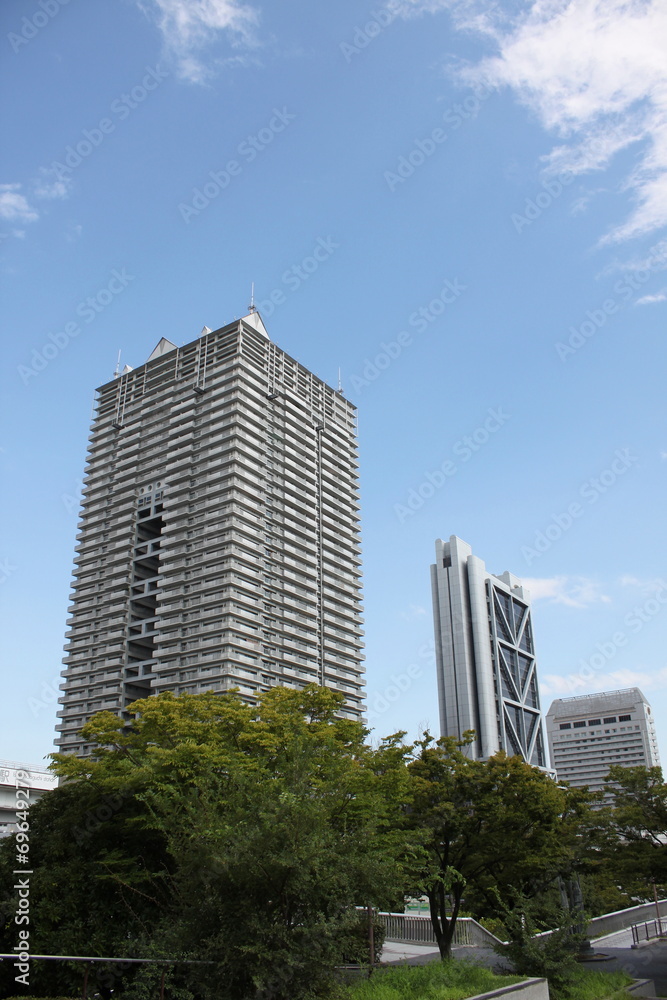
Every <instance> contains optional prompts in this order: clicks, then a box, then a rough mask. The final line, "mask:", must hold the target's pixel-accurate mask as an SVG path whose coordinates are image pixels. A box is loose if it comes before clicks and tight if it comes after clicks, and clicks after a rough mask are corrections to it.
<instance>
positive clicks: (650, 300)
mask: <svg viewBox="0 0 667 1000" xmlns="http://www.w3.org/2000/svg"><path fill="white" fill-rule="evenodd" d="M665 301H667V288H663V289H662V291H660V292H655V293H654V294H653V295H642V297H641V299H637V301H636V302H635V305H636V306H652V305H654V304H655V303H656V302H665Z"/></svg>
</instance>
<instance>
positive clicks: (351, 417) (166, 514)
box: [57, 309, 364, 754]
mask: <svg viewBox="0 0 667 1000" xmlns="http://www.w3.org/2000/svg"><path fill="white" fill-rule="evenodd" d="M357 469H358V463H357V435H356V410H355V407H354V406H353V405H352V403H350V402H348V401H347V400H346V399H345V398H344V397H343V395H342V394H341V392H339V391H336V390H335V389H333V388H331V387H330V386H328V385H327V384H326V383H324V382H323V381H322V380H321V379H319V378H317V377H316V376H315V375H313V374H312V373H311V372H309V371H308V370H307V369H306V368H304V367H303V366H302V365H301V364H299V363H298V362H297V361H295V360H294V359H292V358H291V357H289V356H288V355H287V354H285V352H284V351H282V350H280V349H279V348H278V347H277V346H276V345H275V344H274V343H272V342H271V340H270V339H269V337H268V335H267V332H266V329H265V327H264V324H263V322H262V320H261V318H260V315H259V313H258V312H256V311H255V310H253V309H251V311H250V312H249V314H248V315H247V316H245V317H244V318H243V319H241V320H237V321H235V322H233V323H230V324H229V325H227V326H224V327H222V328H221V329H219V330H216V331H214V332H211V331H210V330H209V329H208V328H207V327H205V328H204V330H203V331H202V334H201V336H200V337H199V338H198V339H196V340H193V341H192V342H191V343H188V344H186V345H185V346H184V347H177V346H176V345H175V344H173V343H171V342H169V341H168V340H166V339H164V338H163V339H162V340H160V342H159V343H158V345H157V347H156V348H155V350H154V351H153V352H152V354H151V355H150V357H149V358H148V360H147V361H146V363H145V364H143V365H141V366H140V367H138V368H134V369H131V368H129V367H127V366H126V368H125V369H124V371H123V372H121V373H120V374H118V375H117V377H115V378H114V379H113V380H112V381H110V382H107V383H106V384H105V385H103V386H101V387H100V389H98V398H97V409H96V415H95V417H94V422H93V425H92V433H91V436H90V445H89V452H88V464H87V470H86V476H85V488H84V501H83V510H82V515H81V523H80V526H79V527H80V531H79V534H78V536H77V537H78V546H77V553H78V555H77V558H76V570H75V574H74V575H75V583H74V593H73V597H72V606H71V615H72V617H71V619H70V621H69V631H68V633H67V636H68V640H69V641H68V644H67V647H66V649H67V656H66V658H65V661H64V662H65V664H66V669H65V670H64V671H63V676H64V678H65V680H64V683H63V684H62V685H61V687H62V688H63V695H62V698H61V704H62V708H61V711H59V713H58V715H59V716H60V720H61V721H60V723H59V725H58V727H57V728H58V730H59V737H58V739H57V743H58V744H59V747H60V749H61V750H63V751H69V752H74V753H80V754H81V753H86V752H87V751H88V749H89V748H88V747H87V746H86V745H85V743H84V741H83V740H82V739H81V737H80V736H79V735H78V732H79V730H80V728H81V726H82V724H83V723H84V722H85V721H86V720H87V719H89V718H90V716H91V715H93V714H94V713H95V712H97V711H100V710H102V709H108V710H111V711H114V712H121V713H122V712H124V711H126V710H127V709H128V707H129V706H130V705H131V704H132V702H133V701H135V700H136V699H137V698H143V697H145V696H147V695H151V694H158V693H160V692H162V691H167V690H169V691H174V692H177V693H181V692H184V691H188V692H201V691H214V692H223V691H226V690H228V689H229V688H231V687H237V688H239V689H240V691H241V693H242V695H243V696H244V697H245V698H247V699H248V700H249V701H252V700H253V699H254V698H256V696H257V694H258V692H261V691H264V690H266V689H268V688H269V687H270V686H271V685H275V684H280V685H287V686H292V687H302V686H305V685H306V684H308V683H310V682H316V683H318V684H322V685H326V686H327V687H331V688H334V689H336V690H339V691H341V692H343V693H344V694H345V699H346V700H345V705H344V708H343V713H344V714H345V715H347V716H349V717H350V718H359V717H360V716H361V715H362V713H363V711H364V704H363V697H364V676H363V675H364V668H363V663H362V660H363V656H362V628H361V623H362V619H361V596H360V546H359V504H358V476H357Z"/></svg>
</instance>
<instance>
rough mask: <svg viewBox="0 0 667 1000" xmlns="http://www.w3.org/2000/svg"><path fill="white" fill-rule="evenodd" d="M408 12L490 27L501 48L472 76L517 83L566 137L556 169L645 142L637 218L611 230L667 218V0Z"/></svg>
mask: <svg viewBox="0 0 667 1000" xmlns="http://www.w3.org/2000/svg"><path fill="white" fill-rule="evenodd" d="M393 7H394V9H396V10H397V11H399V12H400V13H402V14H403V15H404V16H410V15H411V14H417V13H424V12H431V13H435V12H436V11H438V10H443V9H448V10H449V11H450V12H451V14H452V17H453V20H454V23H455V25H456V26H457V27H458V28H460V29H464V30H467V31H472V32H476V33H477V34H481V35H484V36H485V37H486V38H487V39H488V40H489V41H491V42H492V43H493V44H494V45H495V47H496V49H497V54H495V55H493V56H491V57H489V58H486V59H483V60H482V61H481V62H479V63H478V64H477V65H476V66H473V67H468V68H467V69H465V70H464V71H463V73H462V75H463V76H464V77H465V78H467V79H468V80H473V79H474V80H482V81H484V82H485V83H487V84H490V85H493V86H497V87H501V86H507V87H510V88H511V89H512V90H513V91H514V93H515V94H516V95H517V97H518V98H519V100H520V101H521V102H522V103H523V104H525V105H527V106H528V107H529V108H530V109H531V110H532V111H533V112H534V113H535V114H536V116H537V117H538V119H539V120H540V122H541V123H542V125H543V126H544V127H545V128H546V129H547V130H548V131H550V132H553V133H555V134H556V135H557V136H558V137H559V139H561V140H563V141H562V142H561V143H560V144H559V145H558V146H556V147H555V148H554V149H553V150H552V152H551V153H550V154H549V156H548V157H546V166H547V170H549V171H554V172H559V171H562V170H566V169H567V170H571V171H573V172H574V173H577V174H583V173H587V172H589V171H592V170H603V169H604V168H606V167H607V166H608V165H609V163H610V162H611V160H612V158H613V157H614V156H615V155H616V153H618V152H619V151H620V150H622V149H625V148H627V147H629V146H631V145H636V147H637V161H636V166H635V167H634V169H633V170H632V171H631V173H630V174H629V176H628V177H627V178H626V181H625V184H624V189H625V190H626V191H629V192H630V193H631V194H632V197H633V200H634V208H633V209H632V210H631V212H630V215H629V217H628V218H627V219H626V220H625V221H624V222H621V223H619V224H618V225H616V226H615V227H613V228H612V229H611V231H610V232H608V233H607V234H605V236H604V238H603V242H621V241H623V240H627V239H630V238H632V237H635V236H640V235H642V234H644V233H649V232H652V231H653V230H656V229H658V228H660V227H662V226H664V225H667V59H665V51H664V39H665V37H667V6H666V5H665V3H664V0H534V2H533V3H532V4H531V5H530V7H528V8H527V9H526V7H525V6H523V5H515V4H512V3H510V2H509V0H507V2H506V4H505V6H504V7H503V5H502V4H488V3H487V2H484V0H395V2H394V4H393Z"/></svg>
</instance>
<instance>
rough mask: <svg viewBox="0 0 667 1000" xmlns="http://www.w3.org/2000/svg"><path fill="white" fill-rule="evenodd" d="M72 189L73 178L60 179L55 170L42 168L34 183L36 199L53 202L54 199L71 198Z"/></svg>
mask: <svg viewBox="0 0 667 1000" xmlns="http://www.w3.org/2000/svg"><path fill="white" fill-rule="evenodd" d="M70 188H71V178H69V177H58V176H57V175H56V174H55V172H54V171H53V170H49V169H48V168H46V167H40V170H39V174H38V176H37V178H36V180H35V182H34V190H35V197H36V198H45V199H48V200H52V199H54V198H67V197H69V193H70Z"/></svg>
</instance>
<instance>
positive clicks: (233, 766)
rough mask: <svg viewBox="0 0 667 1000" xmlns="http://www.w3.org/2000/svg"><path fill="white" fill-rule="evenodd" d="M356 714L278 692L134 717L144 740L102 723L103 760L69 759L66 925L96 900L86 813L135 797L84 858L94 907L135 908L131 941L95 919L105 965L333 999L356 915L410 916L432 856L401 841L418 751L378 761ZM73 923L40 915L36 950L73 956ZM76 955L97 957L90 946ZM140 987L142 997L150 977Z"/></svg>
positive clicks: (111, 722) (168, 700)
mask: <svg viewBox="0 0 667 1000" xmlns="http://www.w3.org/2000/svg"><path fill="white" fill-rule="evenodd" d="M342 701H343V698H342V696H341V695H340V694H337V693H334V692H331V691H327V690H326V689H323V688H320V687H318V686H316V685H310V686H308V687H307V688H304V689H303V690H300V691H295V690H290V689H287V688H274V689H272V690H271V691H269V692H268V693H267V694H265V695H264V696H262V698H261V700H260V702H259V704H258V705H256V706H250V705H247V704H244V703H243V702H242V701H241V699H240V697H239V696H238V695H237V694H236V693H229V694H225V695H222V696H218V695H213V694H206V695H197V696H194V695H182V696H180V697H175V696H174V695H172V694H163V695H160V696H158V697H154V698H148V699H145V700H143V701H138V702H135V703H134V704H133V712H134V713H135V719H134V722H133V724H132V726H131V728H129V729H128V727H127V725H126V724H125V723H124V722H123V720H121V719H119V718H117V717H115V716H113V715H112V714H110V713H100V714H98V715H97V716H95V717H94V718H93V719H92V720H91V721H90V722H89V723H88V724H87V725H86V726H85V727H84V730H83V733H84V737H85V739H86V741H87V742H90V743H92V744H94V745H96V747H97V749H96V753H95V759H85V760H82V759H77V758H74V757H71V756H61V755H56V764H55V767H56V769H57V771H58V773H59V774H60V775H61V777H63V778H65V779H67V783H66V784H65V785H64V786H63V787H62V789H59V790H58V792H57V793H53V795H54V796H57V797H54V798H53V799H52V800H51V809H52V810H54V811H55V814H56V816H57V817H58V819H59V823H60V827H59V829H60V830H61V834H60V835H59V836H58V837H57V838H56V840H55V841H54V843H53V845H52V848H51V850H52V861H54V862H55V863H56V864H62V865H63V866H64V867H63V869H62V881H61V882H60V887H59V890H60V893H61V896H60V899H59V901H58V906H60V907H61V910H59V911H58V912H59V913H64V912H66V911H67V908H68V907H69V906H71V905H72V904H74V903H76V904H81V903H82V902H83V897H84V894H85V891H86V890H85V887H84V886H83V885H82V886H81V887H80V891H79V895H77V893H76V892H74V894H71V893H70V889H69V888H68V885H69V882H68V872H71V868H70V867H69V866H70V860H71V859H70V857H69V854H68V853H67V850H66V848H65V844H64V841H66V840H67V836H68V829H69V836H70V840H72V839H75V838H73V837H72V831H73V830H75V829H77V828H78V829H81V828H82V824H83V827H84V828H85V825H86V824H85V811H84V812H83V813H82V812H81V811H80V810H78V809H77V807H76V801H77V796H78V797H79V798H80V799H81V801H82V802H84V801H86V796H88V795H90V796H92V798H93V799H94V798H95V796H98V797H99V796H100V795H107V796H111V797H113V796H121V798H122V801H123V802H125V803H126V805H125V806H123V807H122V808H119V809H118V811H117V812H116V814H115V815H114V817H113V819H112V820H109V828H108V829H107V827H105V826H103V829H102V830H96V831H95V832H94V833H93V834H91V837H90V838H89V839H88V840H85V841H84V843H83V845H82V847H83V849H84V853H85V854H86V857H87V859H88V860H87V868H86V869H85V885H87V886H88V887H89V891H90V892H91V894H92V898H94V899H98V898H99V900H100V906H101V907H102V908H103V905H104V900H108V899H109V898H111V897H112V898H113V899H114V900H116V903H117V905H116V907H115V909H114V910H113V914H114V919H115V928H114V931H113V935H115V937H114V936H110V935H111V934H112V932H111V930H110V929H109V928H106V927H104V924H105V918H104V914H103V912H102V909H100V910H98V909H96V908H94V909H93V910H92V913H91V910H90V908H86V907H85V906H84V907H83V908H82V911H81V912H82V914H83V917H82V923H85V922H86V921H87V922H88V926H89V928H90V931H91V935H92V936H91V937H90V938H89V942H90V941H92V942H94V946H95V948H97V949H99V951H98V952H97V953H98V954H99V953H104V951H107V950H108V949H109V948H114V947H115V948H116V953H121V954H124V955H129V951H128V949H129V948H133V949H134V954H138V953H140V954H144V955H145V954H147V953H148V952H147V949H148V948H150V949H151V951H150V954H151V955H165V956H169V957H173V958H181V959H186V958H187V959H191V960H199V961H204V962H210V963H212V964H211V965H202V966H190V967H185V966H183V967H182V971H181V980H180V982H181V983H182V984H186V985H188V984H189V986H190V988H191V990H192V992H193V993H194V995H196V996H197V997H207V996H216V997H220V998H223V997H224V998H226V997H229V998H230V1000H231V998H233V1000H244V998H246V997H247V998H250V997H262V998H267V1000H268V998H275V1000H279V998H285V1000H286V998H288V997H289V998H290V1000H291V998H296V997H299V996H300V995H301V994H303V993H305V992H306V991H307V990H309V989H312V988H313V987H317V986H318V984H319V985H321V984H323V983H324V982H325V980H326V978H327V974H328V973H329V971H330V970H331V969H332V967H333V966H334V965H335V964H337V963H339V962H340V961H341V959H342V955H343V951H344V949H345V947H346V943H347V944H349V940H350V932H352V933H354V927H355V926H356V923H357V917H356V914H355V912H354V906H355V905H358V906H366V905H368V904H371V905H373V906H380V907H384V906H387V905H390V904H391V903H393V902H395V900H396V899H397V898H398V899H402V896H403V889H404V882H405V868H406V865H407V864H408V863H413V861H412V859H413V858H414V855H415V852H416V851H417V850H418V848H416V847H414V846H413V844H414V843H415V842H416V840H417V839H418V838H416V837H415V835H414V834H412V833H409V832H407V831H406V830H404V829H402V826H401V817H402V809H403V805H404V803H405V801H406V796H407V794H408V789H409V779H408V774H407V769H406V755H407V753H408V748H406V747H404V746H403V744H402V742H401V739H400V737H392V738H390V739H388V740H385V741H383V742H382V743H381V744H380V746H379V747H377V748H376V749H373V748H372V747H370V746H369V744H368V743H367V741H366V737H367V731H366V730H365V729H364V727H363V725H362V724H361V723H359V722H357V721H351V720H347V719H342V718H340V717H338V714H337V713H338V712H339V710H340V708H341V704H342ZM65 799H67V802H68V803H69V807H70V811H69V812H67V811H66V810H64V805H65ZM63 810H64V811H63ZM107 835H108V836H109V841H108V842H107V840H106V839H105V838H106V837H107ZM36 836H37V838H38V839H39V840H40V843H41V842H42V840H43V839H44V838H46V836H47V832H46V827H45V828H44V829H43V830H42V831H38V832H37V833H36ZM100 838H102V840H103V843H100V842H99V841H100ZM149 848H150V849H149ZM40 849H41V848H39V845H38V850H37V851H36V855H35V857H36V858H37V859H39V850H40ZM44 849H45V850H46V848H44ZM142 859H143V860H142ZM39 877H40V878H42V877H44V878H46V877H47V876H46V875H45V874H44V875H42V874H41V873H40V876H39ZM76 885H77V883H75V886H76ZM54 891H55V890H54ZM109 894H111V897H110V896H109ZM40 896H41V893H40ZM50 898H51V899H52V898H53V896H52V897H50ZM123 908H124V909H123ZM56 924H57V921H56V915H55V911H54V914H50V912H49V911H48V908H47V907H46V904H45V905H44V907H42V905H41V904H39V905H38V909H37V910H36V912H35V936H34V938H33V940H32V941H31V947H33V948H34V950H38V947H37V946H38V945H39V948H41V949H42V950H43V951H44V952H47V953H48V952H49V951H50V950H51V951H54V950H60V951H62V948H60V947H57V948H56V947H55V946H54V944H53V942H54V938H52V937H51V936H50V935H51V933H52V931H53V930H54V928H55V927H56ZM81 930H82V932H83V927H82V928H81ZM96 933H99V937H95V936H94V934H96ZM105 935H106V936H105ZM121 939H122V941H123V944H122V945H121ZM49 946H50V947H49ZM68 947H69V948H71V950H72V951H73V952H77V951H78V953H81V952H82V948H81V934H80V933H79V932H78V931H77V932H76V933H74V931H73V932H72V936H71V938H70V939H69V941H68ZM8 950H11V949H8ZM84 953H91V945H90V943H89V944H88V947H87V949H86V951H84ZM131 978H134V979H135V981H136V982H137V987H136V988H137V989H138V988H139V985H138V984H139V979H140V978H142V979H143V980H145V979H146V974H144V975H143V977H139V976H134V977H126V980H125V984H126V985H129V980H130V979H131ZM149 978H150V977H149Z"/></svg>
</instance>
